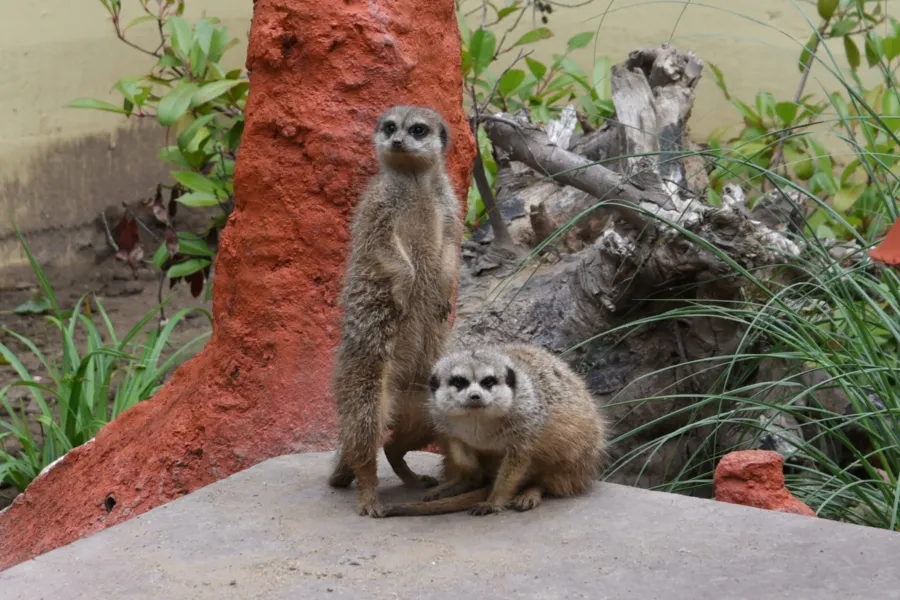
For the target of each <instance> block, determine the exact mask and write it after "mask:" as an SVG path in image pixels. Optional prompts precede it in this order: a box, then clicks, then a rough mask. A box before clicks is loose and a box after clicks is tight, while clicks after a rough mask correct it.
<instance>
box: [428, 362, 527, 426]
mask: <svg viewBox="0 0 900 600" xmlns="http://www.w3.org/2000/svg"><path fill="white" fill-rule="evenodd" d="M521 383H522V381H521V378H520V377H519V375H518V374H517V372H516V368H515V365H514V364H513V362H512V360H511V359H510V358H509V357H508V356H506V355H505V354H503V353H501V352H499V351H495V350H492V349H480V350H475V351H463V352H455V353H452V354H449V355H447V356H445V357H444V358H442V359H441V360H439V361H438V363H437V364H436V365H435V367H434V369H433V371H432V374H431V379H430V380H429V383H428V385H429V388H430V390H431V400H430V409H431V411H432V413H433V414H435V415H443V416H447V417H465V416H479V417H482V416H483V417H488V418H492V417H494V418H496V417H502V416H504V415H506V414H507V413H509V411H510V409H511V408H512V406H513V403H514V402H515V401H516V396H517V395H518V393H519V391H520V390H519V386H520V384H521Z"/></svg>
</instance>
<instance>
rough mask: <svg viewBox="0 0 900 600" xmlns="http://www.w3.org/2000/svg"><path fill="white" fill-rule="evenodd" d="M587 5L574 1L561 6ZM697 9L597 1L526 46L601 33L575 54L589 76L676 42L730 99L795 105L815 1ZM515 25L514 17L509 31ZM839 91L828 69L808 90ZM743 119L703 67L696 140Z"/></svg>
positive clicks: (761, 0) (545, 55) (564, 14)
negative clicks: (762, 97)
mask: <svg viewBox="0 0 900 600" xmlns="http://www.w3.org/2000/svg"><path fill="white" fill-rule="evenodd" d="M583 1H584V0H568V1H566V2H564V3H563V4H570V5H571V4H581V3H582V2H583ZM496 4H497V5H502V4H503V3H502V2H496ZM699 4H703V5H704V6H698V5H697V4H693V3H689V2H688V1H687V0H685V1H683V2H680V1H678V0H669V1H666V0H657V1H653V0H593V1H591V2H589V3H588V4H586V5H585V6H581V7H578V8H572V9H557V10H555V11H554V13H553V14H552V15H551V16H550V22H549V24H548V25H546V27H549V28H550V29H551V30H552V31H553V32H554V34H555V37H554V38H551V39H548V40H544V41H542V42H540V43H539V44H535V45H532V46H528V48H534V49H535V54H534V56H535V57H536V58H538V59H539V60H542V61H549V60H550V55H551V54H552V53H560V52H561V50H562V49H564V48H565V42H566V40H567V39H568V38H569V37H571V36H572V35H574V34H576V33H581V32H583V31H595V32H596V35H595V40H596V42H597V45H596V49H595V48H594V45H593V43H592V44H591V46H589V47H587V48H585V49H583V50H577V51H575V52H574V53H573V54H572V57H573V58H574V59H575V61H576V62H577V63H578V64H579V66H581V67H582V68H584V69H585V70H586V71H587V73H589V74H590V73H591V68H592V65H593V63H594V56H595V55H596V56H607V57H609V58H610V59H611V60H612V62H613V64H615V63H618V62H621V61H622V60H623V59H624V58H625V57H627V55H628V53H629V52H630V51H632V50H636V49H638V48H649V47H657V46H659V45H660V44H662V43H664V42H667V41H669V40H670V38H671V41H672V44H673V45H675V46H677V47H679V48H687V49H690V50H693V51H694V52H695V53H696V54H697V55H698V56H699V57H700V58H701V59H702V60H703V61H704V62H707V63H714V64H715V65H716V66H718V67H719V68H720V69H721V70H722V71H723V73H724V75H725V79H726V83H727V84H728V90H729V92H730V93H731V94H732V96H735V97H738V98H740V99H742V100H744V101H745V102H748V103H751V104H752V101H753V97H754V96H755V95H756V93H757V92H758V91H761V90H765V91H769V92H772V93H773V94H775V96H776V98H777V99H778V100H779V101H782V100H791V99H793V96H794V93H795V90H796V86H797V84H798V82H799V78H800V71H799V69H798V67H797V60H798V59H799V57H800V52H801V49H802V47H803V45H804V44H806V42H807V40H808V39H809V37H810V34H811V33H812V31H813V27H815V26H817V25H818V20H819V17H818V15H817V14H816V9H815V4H816V3H815V2H797V1H796V0H753V1H752V2H750V1H747V0H703V1H701V2H700V3H699ZM897 4H898V3H897V2H894V3H888V5H889V9H888V13H889V14H891V15H893V16H894V17H895V18H897V17H900V6H896V5H897ZM476 6H480V0H464V2H463V7H464V9H467V10H466V12H467V13H468V12H469V10H471V8H474V7H476ZM801 9H802V11H803V12H801ZM607 11H608V12H607ZM605 12H606V14H605V16H604V13H605ZM511 20H512V18H511V17H508V18H507V20H506V21H504V25H505V24H506V23H507V22H509V21H511ZM467 22H469V23H470V25H472V26H477V25H478V24H479V23H480V22H481V13H480V11H478V12H476V13H474V14H469V15H468V17H467ZM536 25H537V26H542V25H541V23H540V22H537V23H533V22H531V21H530V20H529V19H527V18H526V19H525V20H524V21H523V22H522V23H520V25H519V27H518V28H517V29H516V30H515V32H514V33H513V34H510V36H509V39H510V40H513V41H514V40H516V39H517V38H518V36H520V35H521V34H523V33H525V32H527V31H529V30H531V29H533V28H534V27H535V26H536ZM500 33H502V31H498V35H499V34H500ZM829 48H830V50H831V52H832V54H833V55H834V57H835V58H836V59H838V62H837V64H836V65H829V66H830V67H831V68H834V69H846V68H847V64H846V62H845V61H844V51H843V44H842V42H841V41H840V40H838V41H837V43H834V44H829ZM860 48H862V46H860ZM515 55H516V52H511V53H510V54H507V55H506V56H507V57H509V59H512V58H515ZM822 58H824V59H827V56H825V55H823V56H822ZM875 75H876V74H875V73H867V74H865V75H864V77H863V80H864V81H867V82H870V81H875V80H876V77H875ZM838 85H839V84H838V83H837V80H836V79H835V78H834V77H833V76H832V75H830V74H829V73H828V70H827V69H826V68H825V67H824V66H822V65H816V66H815V68H814V70H813V71H812V73H811V76H810V78H809V81H808V83H807V86H806V91H807V92H808V93H816V94H819V95H820V97H822V98H824V94H823V93H822V90H823V89H827V90H829V91H832V90H835V89H837V86H838ZM739 121H740V118H739V117H738V116H737V113H736V112H735V111H734V109H733V108H731V107H730V105H729V104H728V102H727V101H726V100H725V99H724V97H723V95H722V93H721V92H720V91H719V89H718V88H717V87H716V86H715V83H714V79H713V73H712V71H711V70H709V69H708V68H707V69H705V70H704V73H703V79H701V82H700V85H699V89H698V92H697V100H696V103H695V105H694V111H693V114H692V116H691V120H690V125H691V129H692V132H693V134H694V137H695V138H701V137H705V136H707V135H708V134H709V133H710V132H712V131H713V130H714V129H716V128H719V127H721V126H723V125H727V124H731V123H737V122H739Z"/></svg>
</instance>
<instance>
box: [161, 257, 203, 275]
mask: <svg viewBox="0 0 900 600" xmlns="http://www.w3.org/2000/svg"><path fill="white" fill-rule="evenodd" d="M208 266H209V260H207V259H205V258H192V259H190V260H186V261H185V262H182V263H178V264H177V265H172V266H171V267H169V272H168V273H167V274H166V275H167V276H168V277H169V279H174V278H176V277H185V276H187V275H190V274H192V273H196V272H197V271H202V270H203V269H205V268H206V267H208Z"/></svg>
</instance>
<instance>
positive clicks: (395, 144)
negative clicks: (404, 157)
mask: <svg viewBox="0 0 900 600" xmlns="http://www.w3.org/2000/svg"><path fill="white" fill-rule="evenodd" d="M391 146H392V147H393V148H396V149H398V150H399V149H400V148H402V147H403V140H394V141H393V142H391Z"/></svg>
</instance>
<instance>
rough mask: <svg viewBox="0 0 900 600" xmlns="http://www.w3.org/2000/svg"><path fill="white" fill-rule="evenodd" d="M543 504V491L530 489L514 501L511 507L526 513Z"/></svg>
mask: <svg viewBox="0 0 900 600" xmlns="http://www.w3.org/2000/svg"><path fill="white" fill-rule="evenodd" d="M540 503H541V490H539V489H537V488H530V489H527V490H525V491H524V492H522V493H521V494H519V495H518V496H516V497H515V498H513V499H512V502H511V503H510V505H511V506H512V507H513V508H514V509H516V510H517V511H519V512H525V511H526V510H531V509H532V508H535V507H537V506H538V505H539V504H540Z"/></svg>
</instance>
